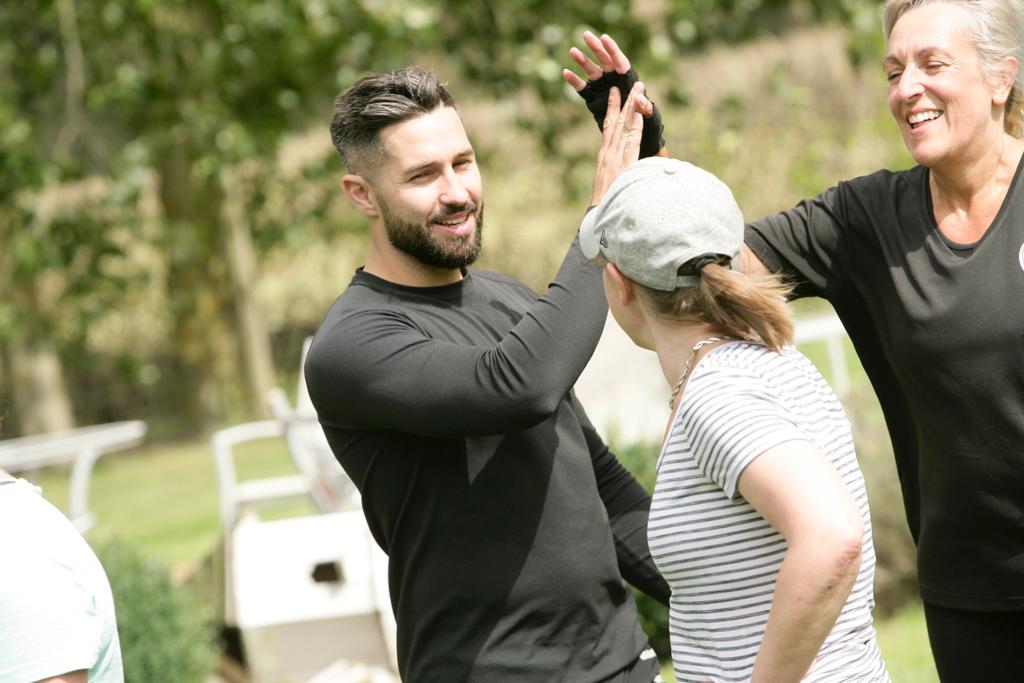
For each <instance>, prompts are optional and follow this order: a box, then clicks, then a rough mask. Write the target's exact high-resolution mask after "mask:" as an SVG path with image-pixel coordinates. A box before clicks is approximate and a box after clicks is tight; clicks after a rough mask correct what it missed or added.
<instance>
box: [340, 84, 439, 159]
mask: <svg viewBox="0 0 1024 683" xmlns="http://www.w3.org/2000/svg"><path fill="white" fill-rule="evenodd" d="M454 106H455V100H454V99H452V96H451V93H449V92H448V90H447V89H446V88H445V87H444V86H443V85H441V83H440V82H439V81H438V80H437V76H436V75H435V74H434V73H433V72H432V71H427V70H426V69H423V68H421V67H418V66H406V67H403V68H401V69H396V70H394V71H391V72H389V73H385V74H371V75H369V76H365V77H363V78H361V79H359V80H358V81H356V82H355V83H354V84H353V85H352V87H351V88H349V89H348V90H346V91H345V92H343V93H342V94H340V95H338V97H337V99H335V100H334V118H333V119H332V120H331V141H332V142H334V146H335V147H336V148H337V149H338V154H340V155H341V159H342V161H344V162H345V167H346V168H347V169H348V170H349V171H350V172H352V173H365V172H367V171H368V170H369V169H370V168H373V167H374V166H375V165H377V164H379V163H381V162H383V161H385V160H386V159H387V151H386V150H385V149H384V146H383V145H382V144H381V142H380V136H379V133H380V131H381V129H383V128H386V127H388V126H390V125H392V124H395V123H401V122H403V121H407V120H409V119H411V118H415V117H417V116H421V115H423V114H428V113H430V112H432V111H434V110H435V109H437V108H438V107H454Z"/></svg>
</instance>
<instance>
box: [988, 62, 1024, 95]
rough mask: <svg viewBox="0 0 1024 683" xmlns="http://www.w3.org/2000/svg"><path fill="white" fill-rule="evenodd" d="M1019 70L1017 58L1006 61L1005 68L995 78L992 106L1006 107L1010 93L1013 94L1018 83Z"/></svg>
mask: <svg viewBox="0 0 1024 683" xmlns="http://www.w3.org/2000/svg"><path fill="white" fill-rule="evenodd" d="M1019 69H1020V63H1019V62H1018V61H1017V58H1016V57H1012V56H1010V57H1007V58H1006V59H1005V68H1004V69H1003V70H1002V71H1001V72H1000V73H999V74H998V75H997V76H996V77H995V83H994V87H993V91H992V104H994V105H995V106H997V107H1004V106H1006V103H1007V101H1008V100H1009V99H1010V93H1011V92H1013V84H1014V83H1016V82H1017V72H1018V71H1019Z"/></svg>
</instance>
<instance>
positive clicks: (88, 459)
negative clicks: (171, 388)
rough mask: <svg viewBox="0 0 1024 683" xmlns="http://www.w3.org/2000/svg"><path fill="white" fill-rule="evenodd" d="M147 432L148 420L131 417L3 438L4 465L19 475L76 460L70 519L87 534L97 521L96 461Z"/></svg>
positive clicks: (1, 463) (0, 463) (139, 439)
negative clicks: (93, 503) (93, 496)
mask: <svg viewBox="0 0 1024 683" xmlns="http://www.w3.org/2000/svg"><path fill="white" fill-rule="evenodd" d="M145 435H146V423H145V422H142V421H141V420H131V421H127V422H111V423H109V424H101V425H93V426H91V427H79V428H77V429H69V430H66V431H60V432H51V433H49V434H37V435H34V436H25V437H21V438H18V439H6V440H3V441H0V468H2V469H5V470H7V471H8V472H10V473H12V474H16V473H20V472H34V471H35V470H38V469H40V468H42V467H49V466H51V465H62V464H66V463H73V464H72V469H71V490H70V493H69V495H68V518H69V519H70V520H71V521H72V523H74V525H75V527H76V528H77V529H78V530H79V531H81V532H83V533H84V532H85V531H87V530H88V529H89V528H90V527H92V525H93V523H94V522H95V517H94V516H93V514H92V512H90V510H89V480H90V477H91V475H92V468H93V466H94V465H95V464H96V461H97V460H99V458H100V456H102V455H105V454H107V453H113V452H114V451H120V450H124V449H126V448H131V447H132V446H136V445H138V444H139V443H141V442H142V438H143V437H144V436H145Z"/></svg>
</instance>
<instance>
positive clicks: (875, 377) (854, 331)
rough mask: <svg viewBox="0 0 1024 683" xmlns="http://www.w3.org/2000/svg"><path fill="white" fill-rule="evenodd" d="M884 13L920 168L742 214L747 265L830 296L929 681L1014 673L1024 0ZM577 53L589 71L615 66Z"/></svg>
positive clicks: (941, 1) (890, 64)
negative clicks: (881, 464) (774, 211)
mask: <svg viewBox="0 0 1024 683" xmlns="http://www.w3.org/2000/svg"><path fill="white" fill-rule="evenodd" d="M883 17H884V20H883V23H884V30H885V35H886V38H887V45H886V48H887V49H886V56H885V59H884V62H883V67H884V71H885V74H886V77H887V79H888V82H889V86H888V101H889V108H890V110H891V112H892V115H893V117H894V118H895V120H896V122H897V124H898V126H899V129H900V132H901V134H902V136H903V140H904V143H905V144H906V146H907V148H908V149H909V150H910V152H911V154H912V155H913V158H914V160H915V162H917V165H916V166H915V167H914V168H911V169H909V170H906V171H900V172H890V171H879V172H877V173H873V174H871V175H868V176H864V177H861V178H856V179H854V180H850V181H846V182H841V183H839V184H838V185H837V186H835V187H833V188H831V189H829V190H827V191H825V192H824V193H822V194H821V195H819V196H817V197H815V198H813V199H809V200H806V201H803V202H801V203H800V204H798V205H797V206H796V207H795V208H793V209H791V210H789V211H785V212H783V213H780V214H778V215H774V216H768V217H766V218H763V219H761V220H758V221H754V222H753V223H750V224H748V225H747V228H746V235H745V242H746V247H745V249H744V269H745V270H747V271H748V272H763V271H764V270H769V271H772V272H779V273H786V274H788V275H789V276H790V278H791V282H792V283H793V285H794V287H795V289H794V291H793V296H795V297H801V296H819V297H823V298H825V299H827V300H828V301H829V302H831V303H832V305H833V307H834V308H835V310H836V312H837V313H838V315H839V317H840V318H841V319H842V321H843V323H844V325H845V326H846V329H847V331H848V332H849V334H850V337H851V339H852V340H853V343H854V346H855V347H856V349H857V353H858V354H859V356H860V359H861V361H862V363H863V365H864V367H865V369H866V370H867V372H868V375H869V377H870V379H871V382H872V385H873V386H874V389H875V391H876V393H877V394H878V398H879V401H880V403H881V405H882V409H883V412H884V413H885V418H886V422H887V425H888V428H889V433H890V436H891V438H892V443H893V450H894V452H895V456H896V463H897V469H898V471H899V476H900V481H901V485H902V488H903V495H904V504H905V507H906V513H907V520H908V523H909V525H910V529H911V532H912V534H913V536H914V539H915V541H916V542H917V544H918V570H919V584H920V591H921V596H922V598H923V600H924V602H925V615H926V618H927V622H928V633H929V637H930V639H931V644H932V650H933V653H934V655H935V659H936V663H937V666H938V670H939V674H940V677H941V678H942V680H943V681H976V680H993V681H1005V680H1018V679H1019V675H1020V674H1019V670H1020V669H1019V667H1020V657H1021V656H1020V654H1019V649H1020V646H1021V644H1022V643H1024V178H1022V177H1021V175H1022V173H1021V166H1022V163H1021V158H1022V155H1024V141H1022V140H1021V139H1020V138H1021V136H1022V135H1024V108H1022V105H1024V93H1022V83H1024V75H1022V72H1021V62H1022V61H1024V0H888V1H887V2H886V3H885V5H884V9H883ZM588 44H590V43H589V42H588ZM579 57H580V54H579V51H575V53H574V54H573V58H574V59H575V60H576V61H577V62H578V63H580V64H581V66H584V68H585V70H586V71H587V75H588V76H589V77H590V78H591V79H594V78H596V77H599V76H600V75H601V67H604V71H606V72H611V71H614V70H618V71H622V69H620V68H617V66H618V65H616V64H612V63H610V62H606V61H604V60H603V59H602V60H601V61H602V65H601V66H597V65H595V64H593V63H584V62H583V61H581V60H580V58H579ZM566 80H568V81H569V82H570V83H571V84H573V85H574V86H576V87H577V89H579V88H580V84H581V83H582V82H581V81H580V79H579V78H578V77H574V78H570V77H569V76H566Z"/></svg>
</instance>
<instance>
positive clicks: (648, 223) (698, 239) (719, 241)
mask: <svg viewBox="0 0 1024 683" xmlns="http://www.w3.org/2000/svg"><path fill="white" fill-rule="evenodd" d="M742 246H743V213H742V212H741V211H740V208H739V206H737V205H736V200H735V199H734V198H733V196H732V192H731V191H730V190H729V188H728V187H727V186H726V185H725V183H723V182H722V181H721V180H719V179H718V178H716V177H715V176H713V175H712V174H710V173H708V172H707V171H705V170H704V169H702V168H698V167H696V166H694V165H693V164H690V163H687V162H685V161H680V160H679V159H667V158H665V157H648V158H646V159H641V160H640V161H638V162H636V163H635V164H633V165H632V166H629V167H627V168H626V169H625V170H624V171H623V172H622V173H621V174H619V177H618V178H616V179H615V182H613V183H612V185H611V187H610V188H608V192H607V193H605V196H604V199H603V200H602V201H601V203H600V204H598V205H597V206H596V207H594V208H593V209H591V210H590V212H589V213H588V214H587V215H586V217H585V218H584V219H583V224H582V225H580V247H582V249H583V255H584V256H586V257H587V258H588V259H594V258H597V256H598V255H599V254H600V255H601V256H604V258H606V259H607V260H609V261H611V262H612V263H614V264H615V265H616V266H617V267H618V269H619V270H620V271H621V272H622V274H623V275H625V276H626V277H628V278H629V279H630V280H633V281H635V282H639V283H640V284H642V285H646V286H648V287H650V288H651V289H657V290H661V291H665V292H671V291H674V290H675V289H677V288H679V287H695V286H696V285H697V284H698V283H699V282H700V277H699V275H679V274H678V271H679V267H680V266H682V265H683V264H684V263H687V262H688V261H691V260H692V259H694V258H696V257H698V256H705V255H711V256H727V257H729V258H730V259H732V260H731V264H732V267H733V268H736V267H738V266H739V259H740V249H741V248H742Z"/></svg>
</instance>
